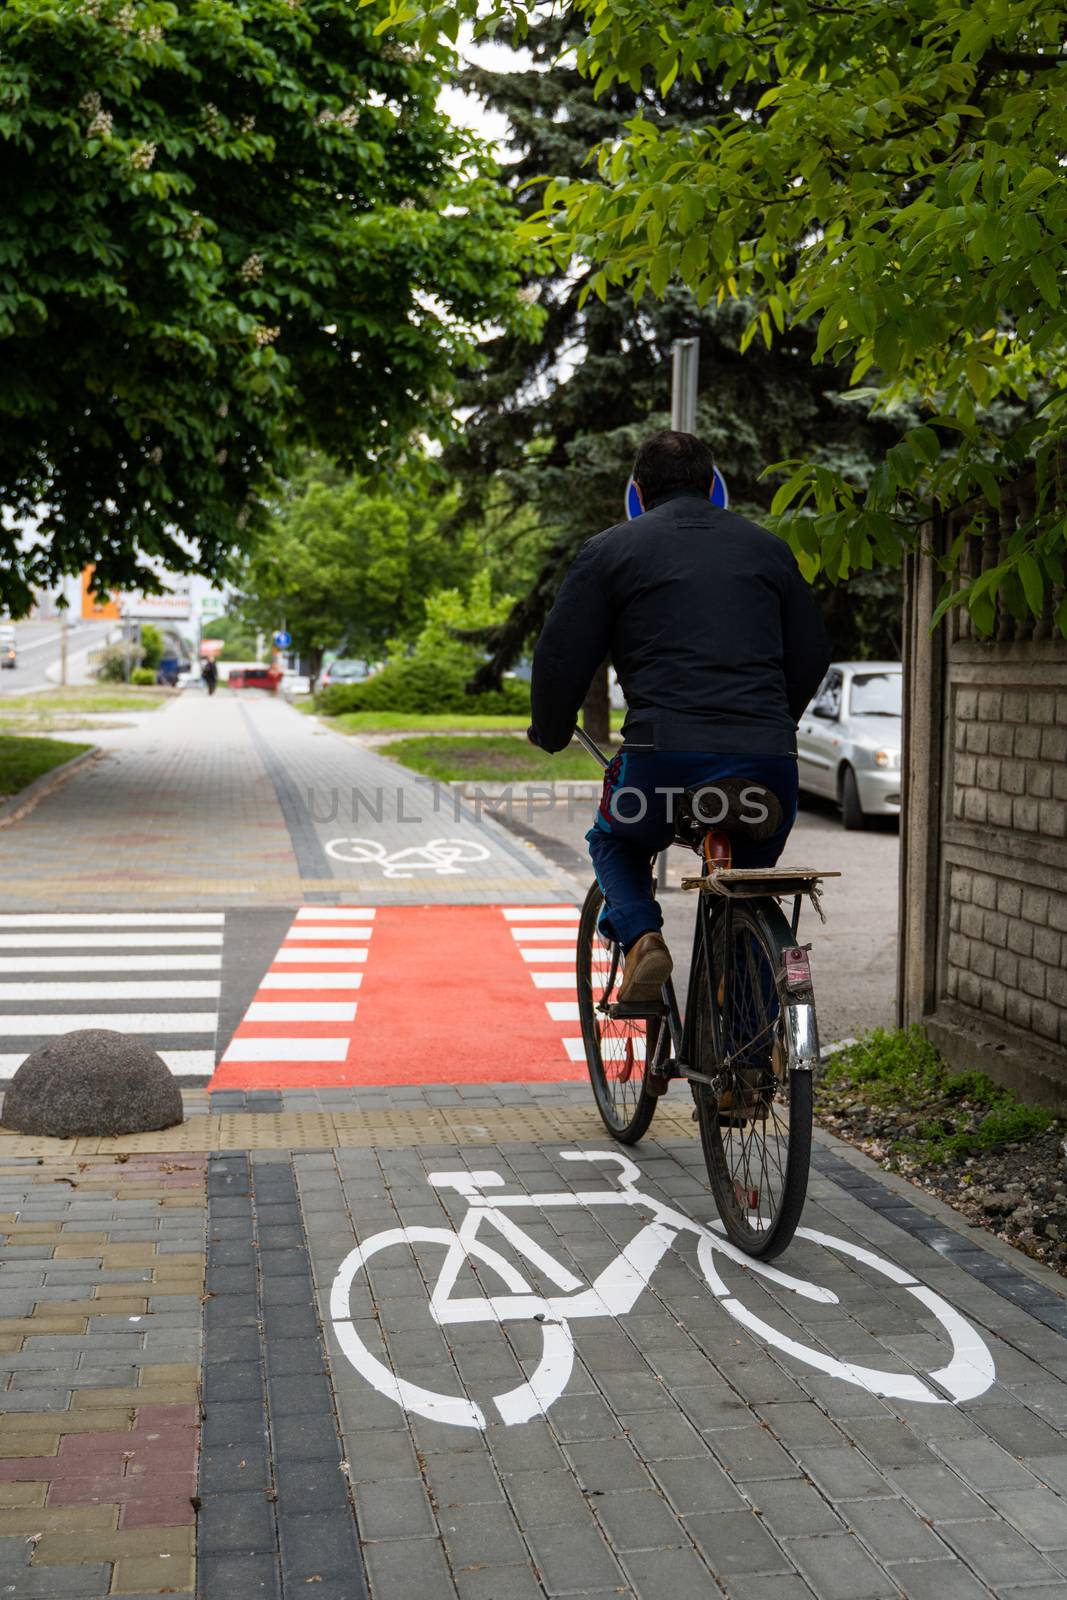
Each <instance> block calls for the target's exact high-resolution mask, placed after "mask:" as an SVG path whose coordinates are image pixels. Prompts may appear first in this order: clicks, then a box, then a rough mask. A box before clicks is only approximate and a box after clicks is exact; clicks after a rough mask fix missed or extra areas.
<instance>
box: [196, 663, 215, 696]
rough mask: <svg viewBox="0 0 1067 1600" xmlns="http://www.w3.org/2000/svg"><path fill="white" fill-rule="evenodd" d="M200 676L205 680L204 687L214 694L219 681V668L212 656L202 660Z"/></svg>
mask: <svg viewBox="0 0 1067 1600" xmlns="http://www.w3.org/2000/svg"><path fill="white" fill-rule="evenodd" d="M200 676H201V678H202V679H203V680H204V688H205V689H206V690H207V692H208V694H214V693H215V689H216V687H217V685H218V681H219V669H218V667H217V666H216V665H215V663H214V661H212V659H211V657H210V656H205V657H204V659H203V660H202V661H201V663H200Z"/></svg>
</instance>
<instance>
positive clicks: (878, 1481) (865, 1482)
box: [801, 1448, 893, 1503]
mask: <svg viewBox="0 0 1067 1600" xmlns="http://www.w3.org/2000/svg"><path fill="white" fill-rule="evenodd" d="M801 1463H802V1465H803V1468H804V1471H805V1472H807V1473H808V1475H809V1476H810V1477H812V1478H814V1480H815V1482H816V1483H817V1484H818V1486H819V1488H820V1489H821V1490H822V1492H823V1494H824V1495H826V1497H827V1499H829V1500H831V1501H833V1502H834V1503H836V1502H837V1501H838V1500H862V1499H869V1498H877V1497H878V1496H879V1495H881V1496H890V1495H892V1493H893V1491H892V1489H891V1488H890V1486H889V1483H888V1482H887V1480H886V1479H885V1478H884V1477H883V1476H882V1474H881V1473H880V1472H876V1471H875V1469H874V1468H873V1467H872V1466H871V1464H870V1462H868V1461H865V1460H864V1458H863V1456H862V1455H861V1454H860V1452H859V1451H858V1450H850V1449H848V1448H846V1449H844V1450H805V1451H803V1452H801Z"/></svg>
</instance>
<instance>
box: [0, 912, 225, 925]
mask: <svg viewBox="0 0 1067 1600" xmlns="http://www.w3.org/2000/svg"><path fill="white" fill-rule="evenodd" d="M225 915H226V913H225V912H224V911H162V912H160V911H129V912H127V911H71V912H66V911H4V912H0V928H110V927H118V926H122V927H124V928H185V927H195V928H221V927H222V925H223V918H224V917H225Z"/></svg>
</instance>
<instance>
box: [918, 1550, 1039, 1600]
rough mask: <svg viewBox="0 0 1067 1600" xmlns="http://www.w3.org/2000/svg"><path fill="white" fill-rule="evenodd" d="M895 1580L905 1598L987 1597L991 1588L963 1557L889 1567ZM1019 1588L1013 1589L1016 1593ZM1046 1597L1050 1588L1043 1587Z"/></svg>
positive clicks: (976, 1599) (952, 1599)
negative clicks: (981, 1581)
mask: <svg viewBox="0 0 1067 1600" xmlns="http://www.w3.org/2000/svg"><path fill="white" fill-rule="evenodd" d="M890 1573H891V1576H892V1578H893V1581H894V1583H895V1584H896V1585H897V1587H898V1589H899V1591H900V1593H901V1594H902V1595H904V1596H905V1597H906V1600H990V1597H991V1595H992V1590H990V1589H987V1588H986V1586H985V1584H984V1583H980V1582H979V1580H978V1579H977V1578H976V1577H975V1575H974V1573H973V1572H970V1571H968V1569H967V1568H966V1567H965V1566H964V1565H963V1562H962V1561H958V1560H955V1559H953V1560H950V1561H911V1562H908V1563H907V1565H905V1566H896V1567H891V1568H890ZM1019 1592H1020V1591H1019V1590H1014V1591H1012V1593H1013V1594H1018V1593H1019ZM1045 1594H1046V1596H1047V1597H1048V1600H1053V1591H1052V1590H1050V1589H1046V1590H1045Z"/></svg>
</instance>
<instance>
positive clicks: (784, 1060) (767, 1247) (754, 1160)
mask: <svg viewBox="0 0 1067 1600" xmlns="http://www.w3.org/2000/svg"><path fill="white" fill-rule="evenodd" d="M729 924H730V931H729V937H728V938H727V918H726V915H725V908H723V907H717V908H716V912H715V916H714V919H713V922H712V927H711V945H712V949H711V953H710V955H711V960H710V968H709V961H708V955H709V953H708V950H707V945H706V944H705V950H704V957H703V971H702V972H701V973H700V974H699V975H698V983H697V985H696V990H695V1014H694V1018H693V1026H692V1035H691V1037H692V1051H693V1065H694V1067H696V1069H697V1070H698V1071H699V1072H701V1073H703V1074H705V1075H706V1076H707V1077H709V1078H712V1079H713V1080H715V1084H716V1087H715V1088H712V1087H710V1086H709V1085H707V1084H702V1083H694V1084H693V1098H694V1100H695V1101H696V1109H697V1121H698V1123H699V1124H700V1138H701V1142H702V1144H703V1146H704V1158H705V1160H706V1162H707V1166H708V1177H709V1179H710V1182H711V1188H712V1192H713V1193H714V1195H715V1200H716V1203H717V1205H718V1208H719V1215H720V1217H721V1218H722V1223H723V1227H724V1228H725V1230H726V1233H727V1235H728V1237H729V1238H730V1239H731V1240H732V1241H733V1243H734V1244H736V1245H737V1246H738V1248H739V1249H741V1250H744V1251H745V1252H746V1254H748V1255H751V1256H757V1257H759V1258H761V1259H762V1260H769V1259H770V1258H771V1257H773V1256H776V1255H779V1254H780V1253H781V1252H782V1251H783V1250H784V1249H785V1248H786V1246H787V1245H788V1244H789V1242H790V1240H791V1239H792V1237H793V1234H794V1233H795V1231H796V1227H797V1223H798V1222H799V1221H800V1214H801V1212H802V1211H803V1209H804V1198H805V1195H806V1194H807V1188H808V1168H809V1165H810V1161H811V1125H812V1081H811V1073H810V1071H796V1070H792V1068H791V1063H790V1060H789V1051H788V1046H787V1042H786V1037H785V1031H784V1019H783V1016H782V1008H783V1005H784V1003H785V999H786V997H785V995H784V992H783V987H782V986H783V981H784V980H783V979H782V977H781V974H782V970H783V965H784V963H783V957H782V951H783V949H785V948H786V947H789V946H792V945H793V944H794V943H795V940H794V938H793V936H792V934H791V933H790V930H789V924H788V923H787V922H786V920H785V918H784V917H783V915H782V913H781V911H780V910H779V909H778V906H777V905H776V904H775V903H774V902H773V901H771V900H763V901H747V902H745V901H742V902H740V903H737V904H735V905H734V906H733V908H732V916H731V917H730V919H729ZM728 969H729V979H728V981H727V980H726V979H725V978H724V974H726V973H727V970H728ZM691 992H692V991H691Z"/></svg>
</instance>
